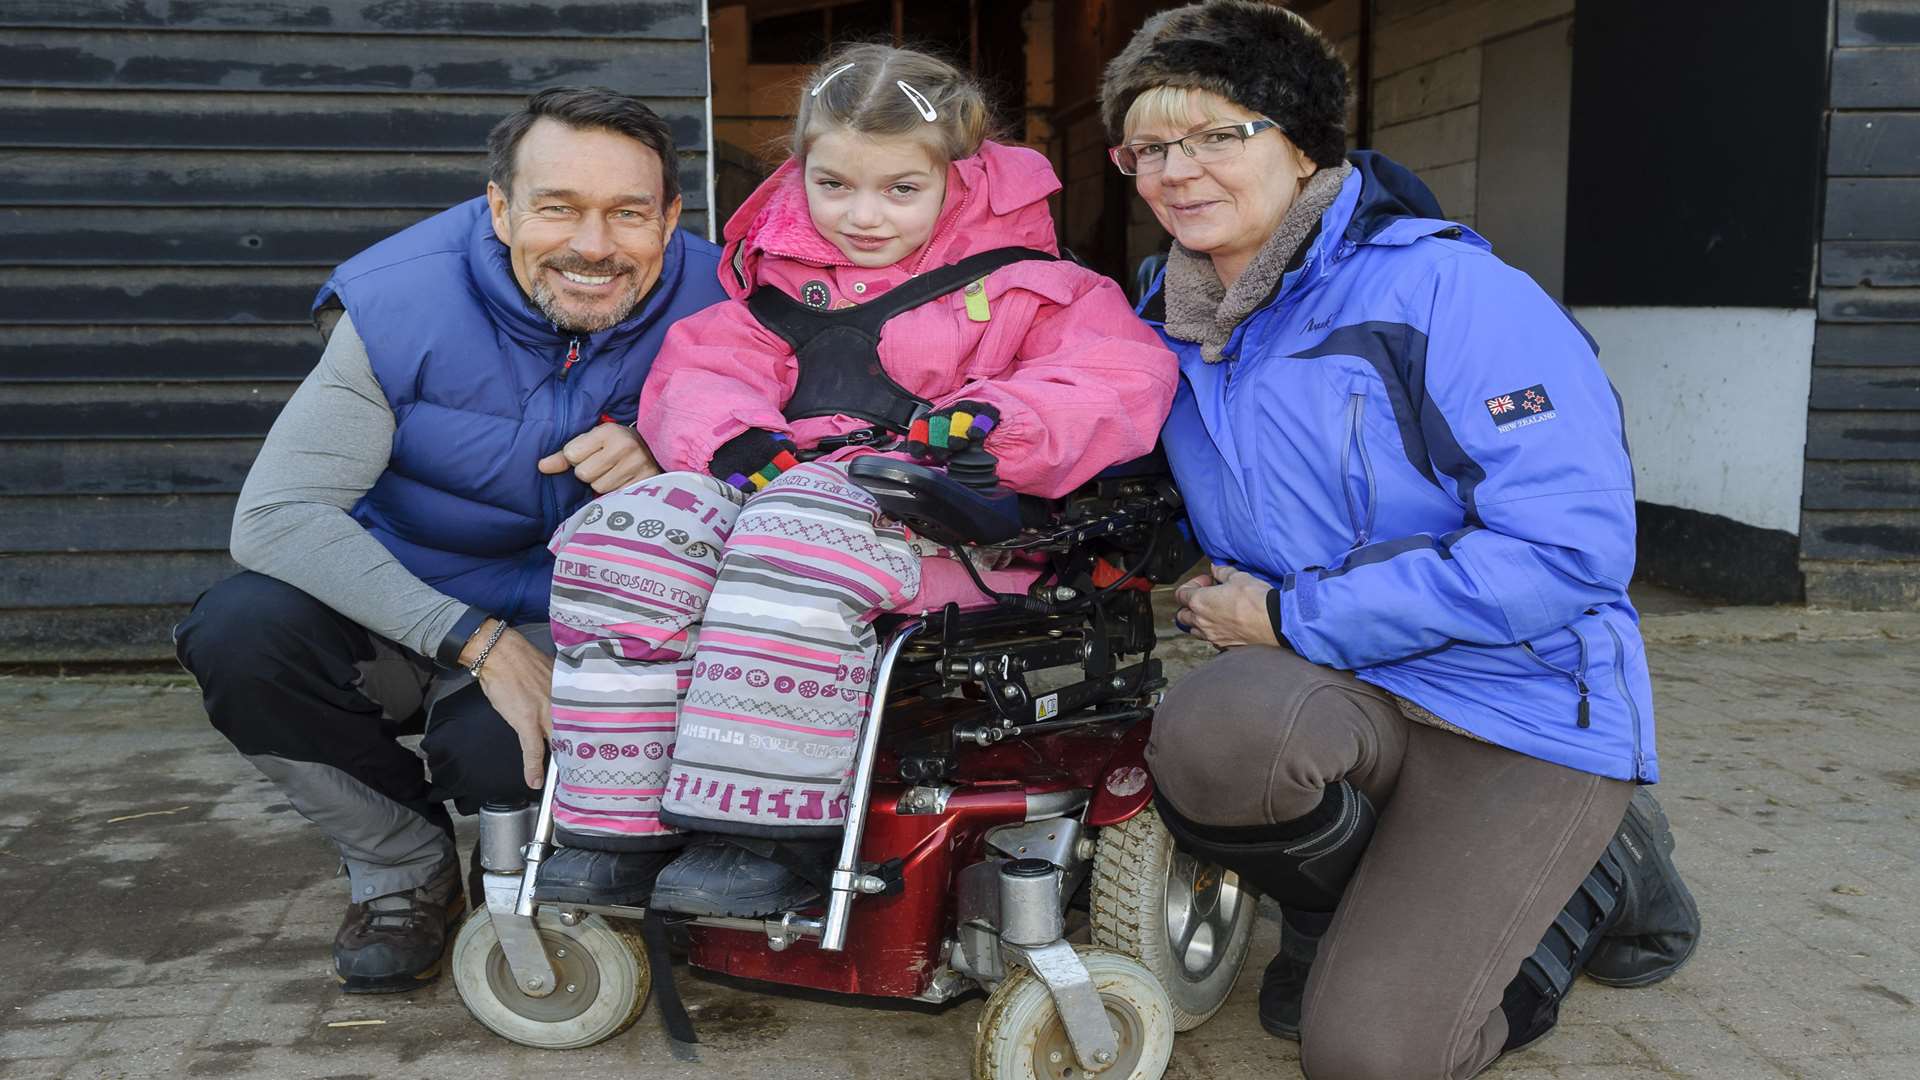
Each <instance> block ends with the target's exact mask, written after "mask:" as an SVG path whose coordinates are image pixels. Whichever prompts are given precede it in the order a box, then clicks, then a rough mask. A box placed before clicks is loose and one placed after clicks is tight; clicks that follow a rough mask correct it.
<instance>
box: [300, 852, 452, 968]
mask: <svg viewBox="0 0 1920 1080" xmlns="http://www.w3.org/2000/svg"><path fill="white" fill-rule="evenodd" d="M466 909H467V903H466V896H465V894H464V893H463V892H462V891H461V887H460V861H459V860H458V859H452V860H450V861H448V862H447V864H446V865H445V866H444V867H442V868H441V870H440V872H439V873H437V874H436V875H435V876H434V878H433V880H432V881H430V882H428V883H427V884H426V885H424V886H422V887H420V888H417V889H410V890H408V891H406V892H401V893H392V894H390V895H387V896H376V897H374V898H373V899H371V900H368V901H366V902H365V903H359V904H349V905H348V906H347V917H346V918H345V919H344V920H343V921H342V922H341V923H340V929H339V931H338V932H337V933H335V934H334V935H333V970H334V975H335V977H336V978H338V979H339V981H340V989H341V991H342V992H343V993H348V994H392V993H399V992H401V991H405V990H414V989H418V988H419V987H422V986H425V985H427V984H428V983H431V982H432V981H433V980H435V979H437V978H439V977H440V968H441V965H442V963H443V962H444V960H445V959H446V952H447V944H448V942H450V941H451V940H452V935H451V934H449V933H448V932H447V931H448V927H449V926H451V925H452V924H453V923H454V922H455V921H457V920H458V919H459V918H460V916H461V915H462V914H464V913H465V912H466Z"/></svg>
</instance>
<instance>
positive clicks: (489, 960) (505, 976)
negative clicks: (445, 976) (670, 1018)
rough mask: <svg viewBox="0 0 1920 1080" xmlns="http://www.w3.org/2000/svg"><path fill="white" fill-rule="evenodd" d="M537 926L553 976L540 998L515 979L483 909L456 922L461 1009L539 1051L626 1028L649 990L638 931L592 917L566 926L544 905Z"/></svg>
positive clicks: (592, 1040) (573, 1047)
mask: <svg viewBox="0 0 1920 1080" xmlns="http://www.w3.org/2000/svg"><path fill="white" fill-rule="evenodd" d="M537 925H538V926H539V928H540V938H541V940H542V941H543V942H544V943H545V944H546V947H547V957H548V959H549V961H550V962H551V963H552V964H553V973H554V976H555V978H556V980H557V985H556V986H555V987H554V990H553V993H551V994H549V995H547V996H546V997H543V998H540V997H530V996H528V995H527V994H526V993H524V992H522V991H521V989H520V987H519V985H518V984H517V983H515V981H514V978H513V973H512V971H511V970H510V969H509V968H508V967H507V957H506V954H505V953H504V952H502V951H501V948H500V936H499V934H497V933H496V932H495V931H494V929H493V922H492V914H491V913H490V912H489V911H487V909H486V908H481V909H479V910H478V911H475V912H474V913H473V914H472V915H469V916H468V917H467V921H466V922H464V923H461V924H460V932H459V934H458V935H457V936H456V937H455V938H454V939H453V984H454V986H455V988H457V989H458V990H459V991H460V1000H461V1002H462V1003H464V1004H465V1005H466V1007H467V1011H468V1012H471V1013H472V1014H473V1017H474V1019H476V1020H478V1021H480V1022H481V1023H482V1024H484V1025H486V1026H487V1028H488V1029H490V1030H491V1031H493V1033H494V1034H496V1035H499V1036H501V1037H503V1038H506V1039H511V1040H512V1041H514V1042H517V1043H519V1044H520V1045H522V1046H532V1047H537V1048H539V1049H543V1050H577V1049H579V1048H581V1047H585V1046H592V1045H594V1044H595V1043H599V1042H605V1041H606V1040H608V1039H611V1038H613V1037H614V1036H615V1035H618V1034H620V1033H621V1032H622V1031H625V1030H626V1029H627V1026H628V1025H630V1024H632V1023H633V1022H634V1020H635V1019H636V1018H638V1017H639V1015H640V1011H641V1010H642V1009H644V1008H646V1005H647V994H648V992H649V991H651V990H652V989H653V969H652V967H651V966H649V965H648V963H647V951H646V947H645V946H644V945H643V944H642V943H641V941H640V935H639V934H638V933H629V932H627V931H624V930H620V929H616V928H615V925H614V924H610V923H609V922H608V921H607V920H606V919H603V918H601V917H600V916H598V915H589V916H587V917H586V918H584V919H581V920H580V921H579V922H578V923H577V924H575V925H573V926H568V925H566V924H565V923H563V922H561V921H560V919H559V917H558V916H557V915H552V914H549V913H548V912H545V911H542V912H541V913H540V915H539V916H538V918H537Z"/></svg>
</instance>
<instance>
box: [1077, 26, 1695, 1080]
mask: <svg viewBox="0 0 1920 1080" xmlns="http://www.w3.org/2000/svg"><path fill="white" fill-rule="evenodd" d="M1348 97H1349V90H1348V84H1347V76H1346V71H1345V69H1344V67H1343V66H1342V65H1341V63H1340V60H1339V59H1338V57H1337V56H1336V55H1335V54H1334V51H1333V49H1332V48H1331V46H1330V45H1329V44H1328V43H1327V42H1326V41H1325V40H1324V39H1323V38H1321V37H1320V36H1319V34H1317V33H1316V32H1315V31H1314V30H1313V29H1312V28H1311V27H1310V26H1308V25H1307V24H1306V23H1305V21H1304V20H1302V19H1300V18H1299V17H1297V16H1295V15H1293V14H1292V13H1290V12H1288V11H1286V10H1284V9H1281V8H1278V7H1273V6H1270V5H1267V4H1261V3H1250V2H1244V0H1214V2H1211V3H1205V4H1196V5H1192V6H1189V7H1184V8H1180V9H1177V10H1174V11H1169V12H1165V13H1162V14H1160V15H1157V16H1155V17H1154V18H1153V19H1151V20H1150V21H1148V23H1147V24H1146V25H1145V26H1144V27H1142V28H1141V30H1140V31H1139V33H1137V34H1136V35H1135V36H1134V38H1133V40H1132V42H1131V43H1130V44H1129V45H1128V46H1127V48H1126V49H1125V50H1124V51H1123V52H1122V53H1121V55H1120V56H1119V57H1118V58H1117V59H1115V60H1114V61H1113V63H1112V64H1110V65H1109V66H1108V68H1107V73H1106V79H1105V82H1104V84H1103V86H1102V91H1101V105H1102V109H1103V115H1104V119H1105V121H1106V123H1107V126H1108V129H1109V131H1110V132H1111V133H1112V134H1113V135H1114V136H1115V137H1116V138H1117V139H1118V141H1119V144H1120V145H1118V146H1116V147H1115V148H1114V149H1113V151H1112V156H1113V159H1114V162H1115V163H1116V164H1117V165H1118V166H1119V167H1120V170H1121V171H1122V172H1123V173H1126V174H1128V175H1129V176H1131V177H1132V178H1133V180H1134V182H1135V184H1136V185H1137V188H1138V190H1139V193H1140V195H1141V197H1142V198H1143V199H1145V200H1146V202H1147V204H1148V205H1149V206H1150V207H1151V208H1152V209H1153V212H1154V214H1155V216H1156V217H1158V218H1159V220H1160V222H1161V224H1162V225H1164V226H1165V227H1166V228H1167V230H1168V231H1169V232H1170V233H1171V234H1172V235H1173V238H1174V244H1173V248H1172V252H1171V254H1170V255H1169V258H1168V263H1167V268H1166V270H1165V272H1164V274H1163V275H1162V276H1161V278H1160V279H1159V280H1158V281H1157V282H1156V283H1155V286H1154V288H1153V290H1152V292H1151V294H1150V296H1149V297H1148V299H1147V300H1146V301H1145V303H1144V304H1143V306H1142V315H1143V316H1144V317H1146V318H1148V319H1149V321H1151V322H1154V323H1155V324H1156V325H1158V326H1159V327H1160V329H1161V333H1162V336H1163V337H1164V338H1165V339H1166V341H1167V343H1168V345H1169V346H1171V347H1172V348H1173V349H1174V350H1175V351H1176V352H1177V353H1178V354H1179V356H1180V365H1181V373H1182V376H1183V377H1182V380H1181V385H1180V388H1179V390H1178V393H1177V395H1176V397H1175V400H1174V405H1173V412H1172V415H1171V417H1170V418H1169V420H1168V422H1167V426H1166V429H1165V431H1164V440H1165V444H1166V448H1167V453H1168V456H1169V457H1170V458H1171V460H1172V463H1173V469H1174V473H1175V477H1176V479H1177V480H1178V482H1179V485H1180V488H1181V490H1182V492H1183V493H1184V495H1185V496H1186V501H1187V505H1188V507H1189V509H1190V512H1191V516H1192V523H1193V526H1194V530H1195V533H1196V535H1197V537H1198V538H1199V540H1200V542H1201V543H1202V545H1203V547H1204V548H1205V550H1206V551H1207V553H1208V555H1209V557H1210V558H1211V561H1212V563H1213V564H1214V566H1213V569H1212V572H1211V573H1209V574H1206V575H1202V576H1200V577H1197V578H1195V579H1193V580H1191V581H1189V582H1187V583H1185V584H1184V585H1182V586H1181V588H1180V589H1179V590H1178V591H1177V592H1176V594H1175V596H1176V599H1177V601H1178V603H1179V605H1180V610H1179V612H1178V613H1177V615H1176V621H1177V622H1178V623H1179V624H1181V625H1182V626H1183V627H1184V628H1188V629H1190V630H1191V632H1192V633H1195V634H1197V635H1199V636H1201V637H1203V638H1205V639H1206V640H1207V641H1209V642H1211V643H1213V644H1214V645H1216V646H1220V647H1222V648H1224V649H1225V650H1226V651H1225V652H1224V653H1223V654H1222V655H1221V656H1219V657H1218V658H1216V659H1214V660H1213V661H1211V662H1210V663H1208V664H1207V665H1205V666H1204V667H1203V668H1201V669H1200V670H1198V671H1196V672H1194V673H1193V674H1192V675H1190V676H1188V677H1187V678H1186V679H1185V680H1183V681H1182V682H1181V683H1179V684H1178V685H1176V686H1175V687H1173V688H1172V690H1171V691H1170V692H1169V693H1168V695H1167V699H1166V702H1165V704H1164V705H1163V707H1162V708H1161V710H1160V712H1159V715H1158V718H1157V719H1156V721H1155V727H1154V733H1153V741H1152V743H1151V745H1150V747H1149V749H1148V760H1149V762H1150V764H1151V766H1152V768H1153V770H1154V773H1155V777H1156V781H1157V783H1158V788H1159V796H1160V804H1159V805H1160V811H1161V814H1162V816H1163V817H1164V818H1165V820H1166V822H1167V824H1168V827H1169V828H1170V829H1171V830H1172V831H1173V832H1174V833H1175V834H1176V835H1177V836H1178V837H1179V838H1180V840H1181V841H1182V843H1183V844H1184V845H1185V846H1186V847H1187V848H1188V849H1189V850H1193V851H1195V852H1198V853H1204V854H1207V855H1209V856H1210V857H1212V858H1214V859H1215V860H1216V861H1218V862H1220V863H1221V864H1223V865H1225V866H1227V867H1228V868H1230V869H1233V870H1235V871H1237V872H1238V873H1239V874H1240V875H1241V877H1242V879H1243V880H1245V881H1248V882H1251V883H1252V884H1253V885H1255V886H1257V887H1259V888H1260V889H1262V890H1263V891H1265V892H1267V893H1268V894H1269V895H1271V896H1273V897H1274V898H1275V899H1277V900H1278V901H1279V903H1280V904H1281V906H1282V908H1283V910H1284V912H1285V919H1284V922H1283V932H1282V946H1281V953H1280V956H1279V957H1278V958H1277V959H1276V960H1275V961H1274V962H1273V964H1272V965H1271V966H1270V967H1269V968H1268V970H1267V973H1266V977H1265V979H1264V981H1263V983H1262V988H1261V995H1260V1016H1261V1020H1262V1023H1263V1024H1264V1025H1265V1026H1266V1027H1267V1028H1268V1029H1269V1030H1270V1031H1273V1032H1274V1033H1276V1034H1280V1035H1283V1036H1286V1037H1289V1038H1295V1039H1299V1040H1300V1042H1301V1060H1302V1068H1303V1069H1304V1070H1305V1071H1306V1072H1307V1074H1308V1075H1309V1076H1312V1077H1316V1078H1319V1080H1355V1078H1360V1077H1394V1078H1410V1077H1450V1078H1460V1077H1467V1076H1472V1075H1474V1074H1475V1073H1478V1072H1479V1071H1480V1070H1481V1069H1483V1068H1485V1067H1486V1066H1487V1065H1488V1064H1489V1063H1490V1062H1491V1061H1493V1059H1494V1058H1495V1057H1497V1056H1498V1055H1499V1054H1500V1053H1502V1052H1503V1051H1504V1050H1507V1049H1512V1048H1514V1047H1517V1046H1519V1045H1522V1044H1524V1043H1526V1042H1528V1041H1531V1040H1532V1039H1534V1038H1537V1037H1539V1036H1540V1035H1541V1034H1544V1033H1545V1031H1546V1030H1547V1029H1548V1028H1549V1027H1551V1026H1552V1023H1553V1020H1554V1018H1555V1015H1556V1013H1557V1008H1558V1002H1559V1000H1560V998H1561V997H1562V996H1564V994H1565V993H1566V992H1567V989H1568V987H1569V986H1570V984H1571V982H1572V981H1573V978H1574V976H1575V975H1576V974H1577V973H1578V971H1579V970H1581V968H1582V967H1584V968H1585V970H1587V972H1588V973H1589V974H1591V975H1593V976H1594V977H1595V978H1598V979H1600V980H1601V981H1604V982H1610V983H1614V984H1616V985H1641V984H1644V983H1647V982H1652V981H1656V980H1658V979H1661V978H1665V977H1666V976H1667V975H1669V974H1671V973H1672V972H1673V971H1674V970H1676V969H1677V968H1678V967H1679V965H1680V964H1681V963H1683V962H1684V961H1685V960H1686V959H1687V958H1688V956H1689V955H1690V954H1691V953H1692V950H1693V947H1694V944H1695V942H1696V940H1697V933H1698V915H1697V912H1696V911H1695V909H1694V905H1693V900H1692V897H1691V896H1690V895H1688V893H1687V891H1686V888H1685V886H1684V885H1683V884H1681V882H1680V880H1679V877H1678V875H1677V874H1676V873H1675V872H1674V870H1673V867H1672V863H1671V862H1670V861H1669V860H1668V858H1667V855H1668V852H1669V851H1670V850H1671V847H1672V834H1671V832H1670V831H1669V830H1668V829H1667V827H1666V822H1665V818H1664V816H1663V815H1661V813H1660V811H1659V808H1658V806H1657V805H1656V804H1655V803H1654V802H1653V801H1652V799H1651V797H1650V796H1641V797H1636V796H1635V792H1636V788H1637V785H1640V784H1651V783H1653V782H1654V781H1655V780H1656V779H1657V778H1658V771H1659V766H1658V759H1657V758H1656V756H1655V753H1654V744H1653V726H1652V724H1653V708H1652V699H1651V692H1650V689H1649V684H1648V677H1647V668H1646V662H1645V655H1644V652H1643V650H1642V648H1641V643H1640V637H1639V633H1638V617H1637V615H1636V614H1635V612H1634V610H1633V607H1632V605H1631V604H1630V603H1629V602H1628V600H1627V596H1626V585H1627V581H1628V579H1629V578H1630V577H1631V576H1632V570H1633V553H1634V521H1633V474H1632V469H1631V465H1630V463H1629V461H1628V458H1627V449H1626V446H1625V443H1624V441H1623V438H1622V419H1621V415H1620V409H1619V405H1618V401H1617V398H1616V397H1615V396H1614V394H1613V391H1612V388H1611V387H1610V386H1609V384H1608V382H1607V380H1606V377H1605V375H1604V374H1603V373H1602V372H1601V370H1600V367H1599V364H1598V363H1597V360H1596V357H1595V353H1594V347H1593V344H1592V342H1591V341H1590V340H1589V339H1588V338H1587V337H1586V335H1585V334H1584V332H1583V331H1581V329H1580V328H1579V327H1578V326H1577V325H1576V324H1575V323H1574V322H1573V321H1572V320H1571V319H1570V318H1569V317H1568V316H1567V315H1566V314H1565V312H1564V311H1563V310H1562V309H1561V308H1559V306H1558V305H1556V304H1555V303H1554V301H1553V300H1552V299H1551V298H1549V297H1548V296H1547V295H1546V294H1545V293H1543V292H1541V291H1540V289H1539V288H1538V287H1537V286H1535V285H1534V283H1533V282H1532V281H1531V280H1530V279H1528V278H1527V277H1526V276H1525V275H1524V274H1522V273H1520V272H1519V271H1516V270H1514V269H1512V268H1510V267H1508V266H1506V265H1504V264H1502V263H1501V262H1500V261H1499V260H1498V259H1497V258H1495V257H1494V256H1493V255H1492V254H1491V253H1490V251H1489V250H1488V246H1487V244H1486V242H1485V241H1483V240H1481V239H1480V238H1479V237H1478V236H1476V235H1474V234H1473V233H1472V232H1471V231H1470V230H1467V229H1465V228H1462V227H1461V226H1459V225H1456V224H1454V223H1452V222H1449V221H1446V220H1443V219H1441V217H1440V210H1439V207H1438V205H1437V204H1436V203H1435V201H1434V199H1433V196H1432V195H1431V193H1429V192H1428V191H1427V190H1426V188H1425V187H1424V186H1422V185H1421V184H1420V182H1419V181H1418V180H1416V179H1415V178H1414V177H1413V176H1412V174H1410V173H1409V172H1407V171H1406V170H1405V169H1403V168H1401V167H1399V166H1397V165H1395V164H1393V163H1392V162H1390V161H1387V160H1386V159H1385V158H1382V157H1380V156H1378V155H1375V154H1366V153H1358V154H1354V155H1352V156H1351V157H1350V158H1348V157H1347V156H1346V155H1345V154H1344V150H1345V146H1346V131H1345V117H1346V111H1347V103H1348ZM1623 818H1624V820H1623ZM1596 860H1597V862H1596ZM1570 897H1571V899H1570Z"/></svg>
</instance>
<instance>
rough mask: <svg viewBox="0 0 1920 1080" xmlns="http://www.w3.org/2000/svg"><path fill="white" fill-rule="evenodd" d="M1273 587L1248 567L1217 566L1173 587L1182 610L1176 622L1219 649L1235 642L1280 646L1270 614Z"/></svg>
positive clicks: (1227, 647) (1231, 645)
mask: <svg viewBox="0 0 1920 1080" xmlns="http://www.w3.org/2000/svg"><path fill="white" fill-rule="evenodd" d="M1272 591H1273V586H1271V585H1269V584H1267V583H1266V582H1264V581H1261V580H1260V579H1259V578H1257V577H1254V576H1253V575H1252V574H1249V573H1247V572H1246V571H1244V570H1236V569H1234V568H1233V567H1231V566H1215V567H1214V568H1213V572H1212V573H1211V574H1201V575H1199V576H1197V577H1193V578H1189V579H1188V580H1186V581H1184V582H1182V583H1181V584H1180V587H1179V588H1177V589H1175V590H1173V601H1174V603H1176V604H1178V605H1179V609H1178V610H1176V611H1175V612H1174V613H1173V621H1174V622H1176V623H1178V624H1180V625H1181V626H1184V627H1186V628H1187V629H1188V630H1189V632H1191V633H1193V634H1194V635H1195V636H1197V637H1199V638H1201V639H1202V640H1204V641H1206V642H1207V643H1208V644H1210V645H1213V646H1214V647H1215V648H1220V649H1230V648H1232V647H1233V646H1235V645H1278V644H1280V642H1279V639H1278V638H1277V637H1275V635H1274V628H1273V620H1272V619H1270V618H1268V616H1267V594H1268V593H1270V592H1272Z"/></svg>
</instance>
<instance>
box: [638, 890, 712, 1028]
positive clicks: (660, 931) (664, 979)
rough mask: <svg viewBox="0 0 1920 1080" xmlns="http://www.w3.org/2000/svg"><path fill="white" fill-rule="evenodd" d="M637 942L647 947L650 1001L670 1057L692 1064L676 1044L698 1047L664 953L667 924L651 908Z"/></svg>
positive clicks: (671, 957)
mask: <svg viewBox="0 0 1920 1080" xmlns="http://www.w3.org/2000/svg"><path fill="white" fill-rule="evenodd" d="M640 940H641V941H643V942H645V943H646V946H647V966H649V967H651V968H652V969H653V1000H654V1001H655V1002H656V1003H657V1004H658V1005H659V1006H660V1026H661V1027H663V1028H665V1029H666V1031H667V1039H668V1046H669V1048H670V1049H671V1050H672V1051H673V1056H674V1057H677V1058H681V1059H682V1060H685V1061H692V1060H695V1058H694V1057H693V1051H691V1050H688V1049H687V1048H686V1047H685V1046H682V1045H677V1044H682V1043H684V1044H689V1045H691V1044H697V1043H699V1041H700V1036H699V1034H698V1033H696V1032H695V1031H694V1030H693V1018H692V1017H690V1016H688V1015H687V1006H686V1003H685V1002H683V1001H681V1000H680V988H679V986H677V985H675V983H674V979H673V955H672V954H671V953H670V952H669V951H668V949H667V920H666V919H664V918H662V917H661V916H660V914H659V913H658V912H656V911H654V910H653V909H652V908H648V909H647V914H646V915H645V917H643V918H642V919H641V920H640Z"/></svg>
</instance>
